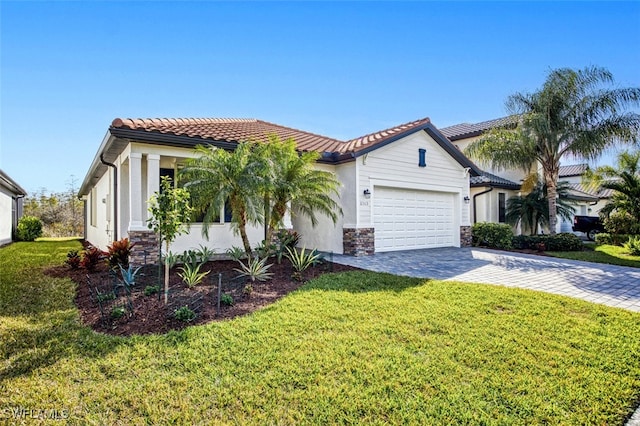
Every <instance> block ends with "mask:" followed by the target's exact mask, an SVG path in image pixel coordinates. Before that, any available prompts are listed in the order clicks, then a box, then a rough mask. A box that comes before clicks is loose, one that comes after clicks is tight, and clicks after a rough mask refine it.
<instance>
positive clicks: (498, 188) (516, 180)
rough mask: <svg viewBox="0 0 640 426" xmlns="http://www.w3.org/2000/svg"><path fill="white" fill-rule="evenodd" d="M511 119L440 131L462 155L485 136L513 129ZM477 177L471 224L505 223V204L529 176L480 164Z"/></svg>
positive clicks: (472, 199) (504, 118)
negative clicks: (504, 129) (488, 132)
mask: <svg viewBox="0 0 640 426" xmlns="http://www.w3.org/2000/svg"><path fill="white" fill-rule="evenodd" d="M516 120H517V119H516V118H515V117H514V116H510V117H503V118H498V119H495V120H489V121H483V122H481V123H475V124H470V123H462V124H456V125H454V126H450V127H445V128H442V129H440V131H441V132H442V134H443V135H445V136H446V137H447V138H448V139H449V140H450V141H451V143H452V144H453V145H454V146H455V147H456V148H457V149H459V150H460V151H464V150H465V149H466V148H467V147H468V146H469V145H470V144H471V143H472V142H474V141H475V140H477V139H478V138H479V137H480V136H481V135H482V134H483V133H484V132H486V131H488V130H490V129H494V128H499V127H508V126H514V125H515V124H516ZM479 167H480V174H479V175H478V176H474V177H471V182H470V183H471V191H470V193H471V195H470V196H471V223H476V222H493V223H505V222H506V219H505V215H506V206H507V200H508V199H509V198H511V197H514V196H517V195H519V194H520V187H521V182H522V180H523V179H524V178H525V177H526V176H527V175H528V174H529V173H528V172H526V171H524V170H521V169H510V170H496V169H493V168H492V167H491V166H490V165H489V164H479Z"/></svg>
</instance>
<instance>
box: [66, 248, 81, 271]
mask: <svg viewBox="0 0 640 426" xmlns="http://www.w3.org/2000/svg"><path fill="white" fill-rule="evenodd" d="M81 260H82V259H80V255H78V250H69V252H68V253H67V260H65V261H64V263H66V264H67V265H69V266H70V267H71V269H78V268H79V267H80V262H81Z"/></svg>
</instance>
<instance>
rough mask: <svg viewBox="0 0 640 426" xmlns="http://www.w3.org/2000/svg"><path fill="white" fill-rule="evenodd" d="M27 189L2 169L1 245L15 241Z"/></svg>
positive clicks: (0, 191)
mask: <svg viewBox="0 0 640 426" xmlns="http://www.w3.org/2000/svg"><path fill="white" fill-rule="evenodd" d="M26 195H27V191H25V190H24V189H22V187H21V186H20V185H18V184H17V183H16V182H15V181H14V180H13V179H11V178H10V177H9V175H7V174H6V173H5V172H3V171H2V170H0V246H2V245H5V244H9V243H10V242H11V241H13V235H14V234H15V231H16V228H17V226H18V220H20V217H22V205H23V200H24V197H25V196H26Z"/></svg>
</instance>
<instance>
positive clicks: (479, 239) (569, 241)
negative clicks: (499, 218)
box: [472, 222, 626, 251]
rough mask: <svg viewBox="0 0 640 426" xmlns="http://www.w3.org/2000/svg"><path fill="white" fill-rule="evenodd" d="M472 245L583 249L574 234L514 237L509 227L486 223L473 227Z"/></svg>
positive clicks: (497, 247) (557, 249) (554, 249)
mask: <svg viewBox="0 0 640 426" xmlns="http://www.w3.org/2000/svg"><path fill="white" fill-rule="evenodd" d="M598 235H602V234H598ZM625 241H626V240H625ZM472 243H473V245H474V246H483V247H489V248H496V249H503V250H509V249H512V248H516V249H532V250H540V249H542V250H549V251H581V250H582V248H583V244H582V241H581V240H580V238H578V237H577V236H576V235H574V234H569V233H562V234H555V235H532V236H529V235H517V236H514V235H513V231H512V229H511V227H510V226H509V225H505V224H501V223H487V222H481V223H476V224H474V225H473V229H472Z"/></svg>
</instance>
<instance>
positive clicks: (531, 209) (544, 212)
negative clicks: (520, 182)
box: [505, 181, 575, 235]
mask: <svg viewBox="0 0 640 426" xmlns="http://www.w3.org/2000/svg"><path fill="white" fill-rule="evenodd" d="M557 191H558V196H559V199H558V204H557V206H558V207H557V208H558V214H559V215H560V216H561V217H563V218H565V219H567V220H570V219H571V217H572V215H573V213H574V209H573V204H575V203H574V202H572V201H570V200H569V198H568V197H567V196H568V191H569V186H568V184H567V183H566V182H560V183H559V184H558V187H557ZM505 218H506V220H507V223H509V224H510V225H517V224H518V223H522V225H524V228H525V229H526V230H527V231H529V234H530V235H535V234H536V233H537V232H538V225H546V224H548V223H549V203H548V202H547V187H546V184H544V183H542V182H540V181H538V182H537V183H536V184H535V186H534V187H533V189H532V190H531V192H529V193H527V194H525V195H522V196H517V197H511V198H509V200H507V214H506V216H505Z"/></svg>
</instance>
